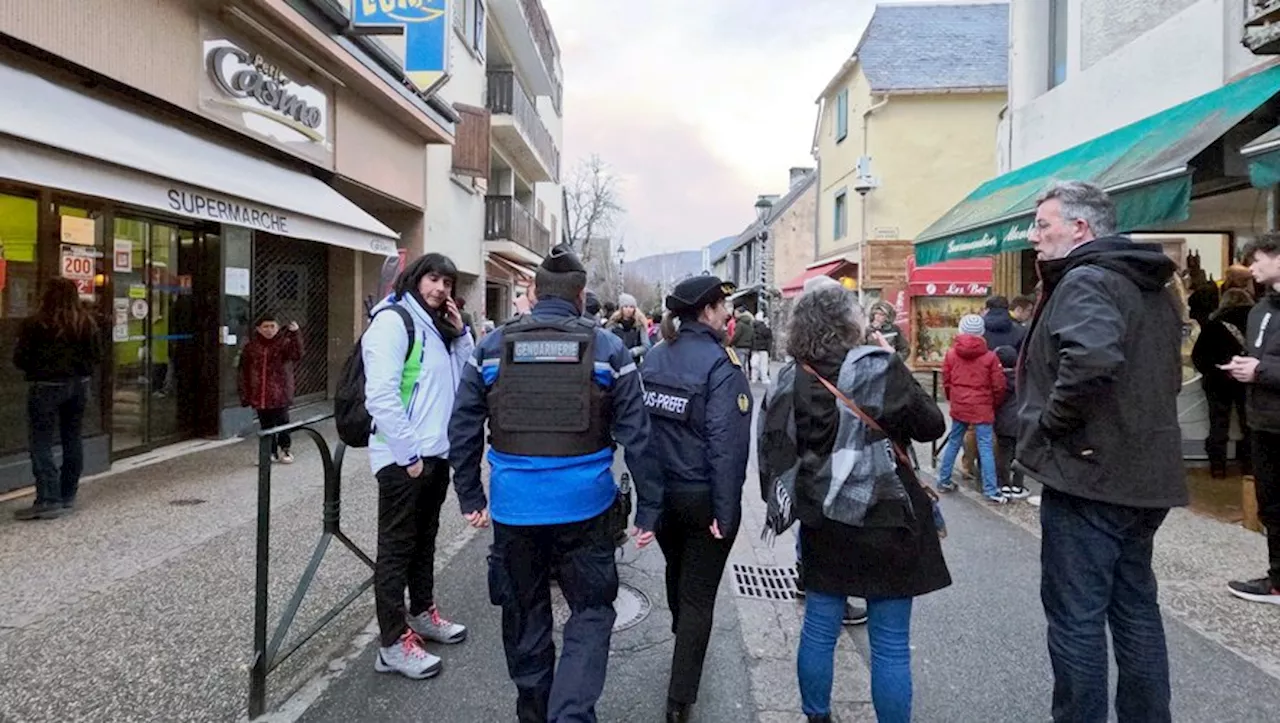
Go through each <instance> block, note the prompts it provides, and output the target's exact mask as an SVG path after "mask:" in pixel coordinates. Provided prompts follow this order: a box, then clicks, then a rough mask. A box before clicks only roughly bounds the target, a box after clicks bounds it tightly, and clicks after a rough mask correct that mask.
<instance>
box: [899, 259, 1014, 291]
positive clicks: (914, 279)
mask: <svg viewBox="0 0 1280 723" xmlns="http://www.w3.org/2000/svg"><path fill="white" fill-rule="evenodd" d="M994 281H995V263H994V261H993V260H992V259H990V258H977V259H955V260H953V261H942V262H940V263H936V264H930V265H928V266H916V264H915V262H914V261H913V260H911V259H907V291H908V292H909V293H910V294H911V296H987V295H988V294H990V293H991V285H992V283H994Z"/></svg>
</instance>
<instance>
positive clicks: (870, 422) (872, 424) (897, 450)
mask: <svg viewBox="0 0 1280 723" xmlns="http://www.w3.org/2000/svg"><path fill="white" fill-rule="evenodd" d="M803 366H804V370H805V371H807V372H809V373H810V374H812V375H813V376H814V378H815V379H817V380H818V381H820V382H822V386H824V387H826V388H827V391H829V392H831V393H832V394H833V395H835V398H836V399H839V400H840V401H841V402H844V405H845V406H846V407H848V408H849V411H851V412H853V413H854V414H856V415H857V416H858V419H861V420H862V423H863V424H865V425H867V427H868V428H870V429H873V430H875V431H877V432H879V433H881V434H883V435H884V436H885V439H888V440H889V444H890V445H892V446H893V453H894V454H895V455H897V457H898V461H899V462H902V463H903V464H905V465H907V466H908V467H910V466H911V458H909V457H907V453H906V452H904V451H903V450H902V447H899V446H898V443H897V442H895V441H893V438H892V437H890V436H889V435H888V433H886V432H885V431H884V428H883V427H881V426H880V424H879V422H877V421H876V420H874V419H872V418H871V415H870V414H867V413H866V412H864V411H862V408H861V407H859V406H858V405H856V404H854V403H853V400H852V399H850V398H849V397H847V396H845V394H844V392H842V391H840V389H839V388H838V387H836V385H834V384H832V383H831V382H829V381H827V378H826V377H824V376H822V375H821V374H819V373H818V372H816V371H814V370H813V367H811V366H809V365H808V364H804V365H803Z"/></svg>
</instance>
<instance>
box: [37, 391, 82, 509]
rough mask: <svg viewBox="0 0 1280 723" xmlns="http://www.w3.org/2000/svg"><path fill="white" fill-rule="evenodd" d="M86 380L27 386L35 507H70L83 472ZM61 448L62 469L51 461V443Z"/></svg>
mask: <svg viewBox="0 0 1280 723" xmlns="http://www.w3.org/2000/svg"><path fill="white" fill-rule="evenodd" d="M88 398H89V379H88V378H87V377H86V378H83V379H79V378H77V379H67V380H64V381H58V382H32V383H31V384H30V385H28V387H27V430H28V432H27V434H28V443H29V445H30V447H29V449H30V452H31V474H32V475H33V476H34V477H35V478H36V504H37V505H60V504H68V505H69V504H73V503H74V502H75V499H76V491H77V490H79V488H80V473H81V472H82V471H83V470H84V440H83V438H82V434H81V431H82V427H83V426H84V410H85V405H86V404H87V402H88ZM55 441H56V442H59V443H61V445H62V468H61V469H59V468H58V465H57V463H56V462H55V461H54V456H53V445H54V442H55Z"/></svg>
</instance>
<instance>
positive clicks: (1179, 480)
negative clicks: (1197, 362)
mask: <svg viewBox="0 0 1280 723" xmlns="http://www.w3.org/2000/svg"><path fill="white" fill-rule="evenodd" d="M1174 269H1175V267H1174V263H1173V261H1172V260H1170V259H1169V258H1168V257H1167V256H1165V255H1164V253H1163V251H1162V250H1161V248H1160V247H1159V246H1156V245H1152V244H1135V243H1132V242H1131V241H1129V240H1128V239H1125V238H1121V237H1108V238H1102V239H1097V240H1095V241H1092V242H1090V243H1088V244H1085V245H1084V246H1081V247H1079V248H1077V249H1076V250H1075V251H1072V252H1071V253H1070V254H1069V255H1068V256H1067V257H1066V258H1062V259H1057V260H1054V261H1046V262H1042V263H1041V264H1040V279H1041V281H1042V283H1043V286H1044V288H1043V298H1042V301H1041V303H1040V306H1039V310H1038V311H1037V313H1036V316H1035V318H1034V319H1033V320H1032V322H1031V327H1030V330H1029V331H1028V335H1027V339H1026V341H1025V342H1024V344H1023V350H1022V358H1021V364H1020V365H1019V370H1018V404H1019V415H1018V422H1019V436H1018V451H1017V463H1018V465H1019V467H1021V468H1022V470H1023V471H1024V472H1026V474H1027V475H1029V476H1030V477H1032V478H1033V479H1036V480H1039V481H1040V482H1042V483H1044V484H1046V485H1048V486H1049V487H1052V488H1054V489H1056V490H1058V491H1060V492H1065V493H1067V494H1071V495H1075V496H1077V497H1083V498H1086V499H1090V500H1097V501H1100V502H1108V503H1111V504H1117V505H1126V506H1130V507H1147V508H1167V507H1175V506H1181V505H1185V504H1187V502H1188V494H1187V485H1186V477H1185V472H1184V469H1183V464H1182V430H1181V427H1180V426H1179V424H1178V406H1177V398H1178V393H1179V391H1181V388H1182V361H1181V356H1180V348H1181V343H1182V321H1181V315H1180V313H1179V311H1178V309H1177V307H1176V305H1175V301H1174V298H1173V295H1172V292H1171V291H1170V290H1169V289H1168V288H1167V285H1168V283H1169V280H1170V278H1171V277H1172V276H1173V273H1174Z"/></svg>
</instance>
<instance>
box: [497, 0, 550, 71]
mask: <svg viewBox="0 0 1280 723" xmlns="http://www.w3.org/2000/svg"><path fill="white" fill-rule="evenodd" d="M489 14H490V16H491V17H493V18H494V19H495V20H497V22H498V27H499V28H500V29H501V31H502V35H503V37H504V38H506V40H507V43H508V45H510V47H511V52H512V55H513V56H514V58H512V60H513V61H514V62H515V63H516V64H517V65H518V66H519V67H520V69H521V70H522V71H524V76H525V77H526V78H529V79H530V80H529V82H530V83H531V85H532V87H531V88H530V90H532V91H533V94H534V95H554V94H555V86H556V85H557V83H558V81H557V80H556V44H555V40H554V39H553V36H552V32H551V23H550V22H549V21H548V20H547V15H546V13H545V12H544V11H543V9H542V3H541V2H540V0H489Z"/></svg>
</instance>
